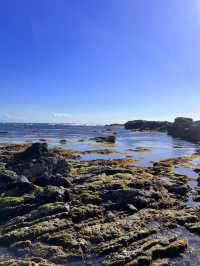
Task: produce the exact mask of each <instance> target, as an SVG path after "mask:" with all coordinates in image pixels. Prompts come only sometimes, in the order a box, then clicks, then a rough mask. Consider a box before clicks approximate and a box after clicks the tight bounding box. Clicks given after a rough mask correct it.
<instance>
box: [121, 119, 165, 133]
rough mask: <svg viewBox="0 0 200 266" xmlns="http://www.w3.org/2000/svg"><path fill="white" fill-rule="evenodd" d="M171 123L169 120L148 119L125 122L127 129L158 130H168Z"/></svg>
mask: <svg viewBox="0 0 200 266" xmlns="http://www.w3.org/2000/svg"><path fill="white" fill-rule="evenodd" d="M169 125H170V123H169V122H167V121H146V120H133V121H128V122H127V123H125V125H124V126H125V128H126V129H132V130H156V131H166V130H167V128H168V127H169Z"/></svg>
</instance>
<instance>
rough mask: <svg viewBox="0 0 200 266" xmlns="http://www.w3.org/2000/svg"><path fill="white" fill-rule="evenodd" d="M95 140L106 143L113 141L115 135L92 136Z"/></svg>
mask: <svg viewBox="0 0 200 266" xmlns="http://www.w3.org/2000/svg"><path fill="white" fill-rule="evenodd" d="M93 140H95V141H96V142H106V143H115V141H116V137H115V136H114V135H109V136H102V137H95V138H93Z"/></svg>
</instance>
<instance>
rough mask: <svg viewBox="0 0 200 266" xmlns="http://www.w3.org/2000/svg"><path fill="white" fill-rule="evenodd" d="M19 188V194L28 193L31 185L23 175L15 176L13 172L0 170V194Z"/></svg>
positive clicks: (31, 187)
mask: <svg viewBox="0 0 200 266" xmlns="http://www.w3.org/2000/svg"><path fill="white" fill-rule="evenodd" d="M14 188H19V189H20V190H21V193H25V192H29V191H31V190H32V189H33V185H32V184H31V183H30V182H29V180H28V179H27V178H26V177H25V176H23V175H17V174H16V173H15V172H13V171H10V170H7V169H5V168H2V167H1V168H0V193H2V192H5V191H8V190H10V189H14Z"/></svg>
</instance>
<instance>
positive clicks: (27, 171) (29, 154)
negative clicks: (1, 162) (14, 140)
mask: <svg viewBox="0 0 200 266" xmlns="http://www.w3.org/2000/svg"><path fill="white" fill-rule="evenodd" d="M6 167H7V169H10V170H12V171H14V172H16V173H17V174H18V175H24V176H26V177H27V178H28V179H29V181H31V182H33V183H36V184H37V183H38V182H37V181H38V180H40V181H41V179H42V178H44V179H47V178H48V179H50V178H51V177H52V176H56V175H57V174H60V175H61V176H64V177H66V176H68V174H69V172H70V167H69V164H68V163H67V161H66V160H65V159H64V158H62V157H61V156H60V155H56V154H54V153H51V152H49V151H48V146H47V144H46V143H34V144H32V146H30V147H29V148H27V149H26V150H25V151H23V152H20V153H16V154H14V155H13V156H12V157H11V158H10V160H8V163H7V165H6ZM55 180H56V179H55V178H54V181H53V183H56V182H55ZM63 182H64V181H63ZM44 183H45V181H44ZM49 184H51V182H47V185H49Z"/></svg>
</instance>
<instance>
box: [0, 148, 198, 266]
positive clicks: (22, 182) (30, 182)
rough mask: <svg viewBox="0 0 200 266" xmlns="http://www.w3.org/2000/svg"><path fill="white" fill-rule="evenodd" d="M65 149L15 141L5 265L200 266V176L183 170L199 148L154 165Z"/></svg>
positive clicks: (3, 198) (3, 174)
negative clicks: (86, 155) (68, 154)
mask: <svg viewBox="0 0 200 266" xmlns="http://www.w3.org/2000/svg"><path fill="white" fill-rule="evenodd" d="M1 152H2V153H4V154H5V147H3V148H2V149H1ZM63 154H64V153H62V154H61V153H60V152H57V151H56V150H51V151H50V150H49V149H48V147H47V145H46V144H44V143H40V144H38V143H36V144H33V145H31V146H29V147H17V148H16V146H15V147H14V146H13V147H12V148H11V146H9V147H8V146H7V149H6V156H4V157H3V159H2V162H1V164H0V181H1V182H0V193H1V194H0V265H17V266H18V265H39V266H45V265H46V266H50V265H142V266H143V265H155V266H156V265H186V264H183V262H184V258H185V259H187V263H188V264H187V265H199V264H197V263H200V258H199V257H198V254H199V253H198V249H200V212H199V211H200V208H199V206H200V205H197V206H196V205H195V206H193V205H192V207H188V201H189V199H190V200H191V199H193V198H196V199H198V196H199V195H200V190H199V188H198V182H197V178H196V179H195V182H196V183H195V185H193V186H191V183H192V181H191V178H192V177H190V176H187V175H184V174H180V173H177V172H175V169H176V168H175V166H179V167H182V166H183V165H184V166H186V165H187V166H189V165H190V164H191V160H192V159H193V158H194V157H195V158H196V157H197V156H198V154H196V155H194V156H190V157H189V156H188V157H184V158H171V159H168V160H163V161H159V162H155V163H154V164H153V166H152V167H146V168H145V167H139V166H134V165H133V164H129V160H128V159H127V161H126V159H122V160H120V159H119V160H114V159H113V160H112V159H111V160H92V161H83V160H80V159H78V158H76V157H74V158H70V159H69V157H65V156H63ZM196 174H197V176H198V174H199V173H198V171H197V173H196ZM192 184H193V183H192ZM196 202H198V200H197V201H196ZM192 203H193V202H192ZM192 241H193V242H194V241H196V242H195V244H194V243H193V242H192ZM191 252H193V257H194V258H195V260H193V259H192V257H191V256H190V255H191ZM195 263H196V264H195Z"/></svg>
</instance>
